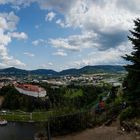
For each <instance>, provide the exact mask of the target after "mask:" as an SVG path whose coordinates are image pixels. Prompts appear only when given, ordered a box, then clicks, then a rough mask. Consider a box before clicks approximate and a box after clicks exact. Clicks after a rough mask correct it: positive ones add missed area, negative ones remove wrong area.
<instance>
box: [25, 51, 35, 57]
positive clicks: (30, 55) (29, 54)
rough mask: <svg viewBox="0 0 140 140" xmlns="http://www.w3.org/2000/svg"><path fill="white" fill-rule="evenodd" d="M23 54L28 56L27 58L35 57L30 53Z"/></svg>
mask: <svg viewBox="0 0 140 140" xmlns="http://www.w3.org/2000/svg"><path fill="white" fill-rule="evenodd" d="M24 54H25V55H27V56H29V57H34V56H35V55H34V54H33V53H30V52H24Z"/></svg>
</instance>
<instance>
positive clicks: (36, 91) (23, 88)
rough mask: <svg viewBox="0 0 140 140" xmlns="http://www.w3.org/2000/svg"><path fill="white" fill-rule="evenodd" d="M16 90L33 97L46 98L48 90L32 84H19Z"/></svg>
mask: <svg viewBox="0 0 140 140" xmlns="http://www.w3.org/2000/svg"><path fill="white" fill-rule="evenodd" d="M15 88H16V89H17V90H18V91H19V92H20V93H22V94H25V95H28V96H33V97H45V96H46V90H45V89H44V88H42V87H40V86H37V85H31V84H17V85H15Z"/></svg>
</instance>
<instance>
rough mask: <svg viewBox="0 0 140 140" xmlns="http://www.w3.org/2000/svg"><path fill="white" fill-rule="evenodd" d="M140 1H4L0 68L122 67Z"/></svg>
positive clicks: (0, 8) (1, 1)
mask: <svg viewBox="0 0 140 140" xmlns="http://www.w3.org/2000/svg"><path fill="white" fill-rule="evenodd" d="M139 5H140V0H0V68H7V67H17V68H22V69H30V70H31V69H42V68H43V69H53V70H57V71H60V70H63V69H68V68H81V67H83V66H86V65H108V64H109V65H124V64H126V63H128V62H126V61H125V60H124V59H123V58H122V56H124V55H125V54H130V53H131V52H132V45H131V43H130V42H129V41H128V38H127V36H128V35H129V30H131V29H133V26H134V24H133V20H134V19H136V18H139V16H140V6H139Z"/></svg>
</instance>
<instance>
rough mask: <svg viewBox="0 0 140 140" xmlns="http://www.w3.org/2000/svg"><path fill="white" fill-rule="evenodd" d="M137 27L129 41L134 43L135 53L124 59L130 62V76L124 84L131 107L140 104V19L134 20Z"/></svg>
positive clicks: (125, 93)
mask: <svg viewBox="0 0 140 140" xmlns="http://www.w3.org/2000/svg"><path fill="white" fill-rule="evenodd" d="M134 24H135V27H134V29H133V30H132V31H130V33H131V36H129V37H128V38H129V40H130V41H131V43H132V47H133V52H132V53H131V54H130V55H126V56H125V57H124V58H125V59H126V60H127V61H130V64H129V65H127V66H125V68H126V70H127V72H128V75H127V77H126V78H125V80H124V82H123V86H124V89H125V90H124V98H125V99H126V100H127V102H128V103H129V104H130V105H131V106H139V104H140V78H139V77H140V19H136V20H134Z"/></svg>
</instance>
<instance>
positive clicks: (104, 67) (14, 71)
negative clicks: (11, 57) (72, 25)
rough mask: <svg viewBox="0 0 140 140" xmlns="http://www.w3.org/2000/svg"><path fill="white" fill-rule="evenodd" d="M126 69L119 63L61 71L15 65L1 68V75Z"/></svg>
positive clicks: (54, 73)
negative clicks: (27, 68) (26, 68)
mask: <svg viewBox="0 0 140 140" xmlns="http://www.w3.org/2000/svg"><path fill="white" fill-rule="evenodd" d="M124 71H125V69H124V67H123V66H119V65H96V66H85V67H83V68H80V69H67V70H62V71H60V72H57V71H54V70H51V69H37V70H23V69H18V68H14V67H10V68H6V69H1V70H0V75H16V76H19V75H20V76H22V75H23V76H25V75H28V74H31V75H48V76H62V75H81V74H93V73H121V72H124Z"/></svg>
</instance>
